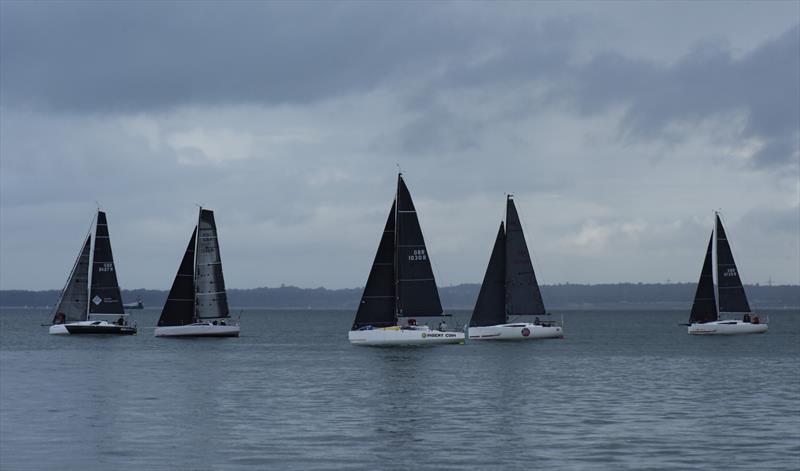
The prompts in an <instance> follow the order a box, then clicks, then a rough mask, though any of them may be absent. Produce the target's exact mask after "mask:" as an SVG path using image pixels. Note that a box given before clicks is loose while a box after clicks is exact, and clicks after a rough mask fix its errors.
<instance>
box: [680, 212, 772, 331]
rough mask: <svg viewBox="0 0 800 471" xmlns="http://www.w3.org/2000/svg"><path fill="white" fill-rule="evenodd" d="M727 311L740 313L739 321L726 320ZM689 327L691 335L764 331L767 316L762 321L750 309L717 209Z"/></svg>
mask: <svg viewBox="0 0 800 471" xmlns="http://www.w3.org/2000/svg"><path fill="white" fill-rule="evenodd" d="M714 254H716V257H714ZM714 267H716V274H717V283H716V286H715V284H714ZM715 295H716V296H715ZM726 314H728V315H731V314H735V315H736V316H737V317H738V316H739V315H741V316H742V320H739V319H726V318H725V315H726ZM688 327H689V329H688V330H689V333H690V334H693V335H733V334H761V333H764V332H766V331H767V322H766V319H764V320H763V321H762V319H760V318H759V316H757V315H755V314H753V313H752V311H751V310H750V304H749V303H748V302H747V294H745V292H744V286H742V280H741V279H740V278H739V272H738V270H737V269H736V263H735V262H734V261H733V252H732V251H731V246H730V244H729V243H728V237H727V236H726V235H725V229H724V228H723V227H722V221H721V220H720V217H719V213H718V212H715V213H714V229H713V230H712V232H711V238H710V239H709V241H708V248H707V249H706V258H705V260H704V261H703V269H702V271H701V272H700V281H699V282H698V283H697V292H696V293H695V296H694V303H693V304H692V312H691V314H690V315H689V324H688Z"/></svg>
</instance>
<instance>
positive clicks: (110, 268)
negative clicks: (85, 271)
mask: <svg viewBox="0 0 800 471" xmlns="http://www.w3.org/2000/svg"><path fill="white" fill-rule="evenodd" d="M97 271H98V272H109V271H114V264H113V263H103V264H102V265H100V266H99V267H97Z"/></svg>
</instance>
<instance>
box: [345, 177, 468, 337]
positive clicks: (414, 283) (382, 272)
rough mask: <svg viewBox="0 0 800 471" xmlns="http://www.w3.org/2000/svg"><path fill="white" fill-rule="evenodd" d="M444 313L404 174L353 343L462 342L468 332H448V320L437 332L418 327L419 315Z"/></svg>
mask: <svg viewBox="0 0 800 471" xmlns="http://www.w3.org/2000/svg"><path fill="white" fill-rule="evenodd" d="M442 312H443V311H442V304H441V302H440V300H439V290H438V289H437V287H436V280H435V279H434V277H433V270H432V269H431V262H430V258H429V257H428V251H427V248H426V247H425V240H424V238H423V237H422V229H421V228H420V225H419V220H418V219H417V212H416V210H415V209H414V203H413V201H412V200H411V194H410V193H409V191H408V188H407V187H406V184H405V182H404V181H403V174H402V173H401V174H398V176H397V193H396V194H395V199H394V202H393V203H392V209H391V210H390V211H389V218H388V219H387V221H386V226H385V228H384V230H383V236H382V237H381V241H380V244H379V245H378V252H377V254H376V255H375V261H374V262H373V263H372V269H371V270H370V273H369V277H368V278H367V285H366V286H365V287H364V294H363V295H362V296H361V303H360V304H359V306H358V312H357V313H356V317H355V320H354V321H353V326H352V328H351V330H350V332H349V334H348V338H349V340H350V343H351V344H353V345H367V346H395V345H440V344H451V343H463V342H464V334H463V333H462V332H451V331H447V328H446V324H445V323H444V322H442V323H440V324H439V329H438V330H437V329H431V328H430V327H428V326H427V325H418V324H417V320H416V318H417V317H439V316H442ZM403 320H405V322H403Z"/></svg>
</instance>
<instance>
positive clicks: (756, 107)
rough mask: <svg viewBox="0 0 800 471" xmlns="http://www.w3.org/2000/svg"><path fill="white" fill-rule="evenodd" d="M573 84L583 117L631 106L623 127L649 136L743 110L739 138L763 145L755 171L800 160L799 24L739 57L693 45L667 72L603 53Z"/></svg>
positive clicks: (713, 47) (716, 48)
mask: <svg viewBox="0 0 800 471" xmlns="http://www.w3.org/2000/svg"><path fill="white" fill-rule="evenodd" d="M572 85H573V88H572V93H573V96H574V99H575V100H576V102H577V103H578V104H579V106H580V107H581V108H582V109H583V110H584V111H585V112H589V113H592V112H597V111H601V110H605V109H607V108H608V107H610V106H614V105H620V104H622V105H627V111H626V113H625V116H624V119H623V123H622V126H623V129H624V130H625V131H626V132H628V133H630V134H632V135H635V136H640V137H646V138H647V137H654V136H658V135H661V134H662V133H663V132H664V130H665V128H667V126H669V125H670V124H681V123H688V124H693V125H694V124H698V123H700V122H701V121H702V120H704V119H707V118H713V117H720V116H724V115H726V114H733V113H737V112H743V113H745V116H746V122H745V125H744V129H742V130H741V136H742V137H744V138H757V139H760V140H762V141H763V146H762V147H761V149H759V150H758V151H757V152H756V154H755V155H754V159H753V162H754V163H755V164H756V165H758V166H765V167H769V166H775V165H783V164H787V163H790V164H794V163H796V162H797V159H798V139H799V138H800V134H799V133H800V26H795V27H793V28H791V29H790V30H788V31H786V32H784V33H783V34H781V35H780V36H778V37H777V38H776V39H774V40H772V41H769V42H767V43H765V44H763V45H761V46H760V47H758V48H756V49H755V50H753V51H751V52H750V53H748V54H746V55H745V56H744V57H741V58H735V57H733V55H732V54H731V52H730V51H728V50H726V49H725V48H723V47H721V46H719V45H717V44H714V43H709V44H704V45H700V46H698V47H696V48H695V49H693V50H692V51H690V52H689V53H688V54H687V55H686V56H684V57H683V58H682V59H681V60H680V61H678V62H677V63H675V64H674V65H670V66H659V65H657V64H654V63H650V62H647V61H643V60H633V59H629V58H626V57H623V56H621V55H619V54H615V53H607V54H602V55H599V56H597V57H595V58H594V59H593V60H592V61H590V62H589V63H588V64H586V65H585V66H583V67H581V68H579V69H578V70H577V71H576V73H575V74H574V75H573V80H572ZM735 125H736V124H735V123H734V122H731V126H735Z"/></svg>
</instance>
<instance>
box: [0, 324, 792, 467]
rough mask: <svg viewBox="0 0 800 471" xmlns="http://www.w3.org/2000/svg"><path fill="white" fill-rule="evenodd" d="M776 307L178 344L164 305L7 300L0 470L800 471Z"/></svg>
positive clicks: (282, 329) (785, 336) (1, 329)
mask: <svg viewBox="0 0 800 471" xmlns="http://www.w3.org/2000/svg"><path fill="white" fill-rule="evenodd" d="M769 314H770V332H769V333H767V334H765V335H755V336H733V337H690V336H689V335H687V334H686V328H685V327H679V326H678V325H676V324H677V323H678V322H683V321H685V318H686V317H687V314H686V313H685V312H677V311H666V312H632V311H631V312H582V311H578V312H574V311H569V312H565V314H564V315H565V320H566V335H567V336H566V338H565V339H563V340H543V341H533V342H524V343H478V342H473V343H467V344H466V345H453V346H442V347H433V348H394V349H375V348H364V347H352V346H350V344H349V343H348V342H347V330H348V327H349V326H350V323H351V321H352V316H353V313H351V312H344V311H332V312H322V311H266V310H246V311H244V313H243V315H242V326H243V327H242V332H243V333H242V336H241V337H240V338H238V339H195V340H176V339H156V338H154V337H153V330H152V328H153V326H154V324H155V321H156V318H157V315H158V312H156V311H154V310H145V311H143V312H139V313H136V314H134V318H135V319H136V320H137V321H138V324H139V326H140V328H141V330H140V334H139V335H138V336H133V337H113V338H98V337H58V336H50V335H47V330H46V328H44V327H39V324H40V323H41V322H44V321H46V320H47V318H48V315H47V312H46V311H43V310H4V311H2V312H1V313H0V468H2V469H3V470H14V469H36V470H40V469H58V470H67V469H69V470H72V469H74V470H108V469H116V470H128V469H130V470H143V469H165V470H166V469H215V470H216V469H221V470H223V469H224V470H236V469H253V468H256V469H257V468H273V469H297V470H309V469H487V468H489V469H501V468H502V469H534V468H542V469H615V470H617V469H654V470H655V469H705V470H710V469H742V470H753V469H787V470H788V469H798V467H800V313H798V312H789V311H783V312H780V311H779V312H770V313H769ZM465 315H466V313H461V314H460V316H461V317H460V318H456V320H457V321H461V322H463V318H464V316H465Z"/></svg>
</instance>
